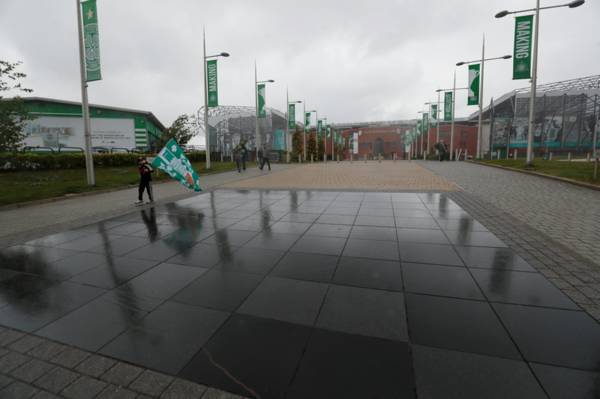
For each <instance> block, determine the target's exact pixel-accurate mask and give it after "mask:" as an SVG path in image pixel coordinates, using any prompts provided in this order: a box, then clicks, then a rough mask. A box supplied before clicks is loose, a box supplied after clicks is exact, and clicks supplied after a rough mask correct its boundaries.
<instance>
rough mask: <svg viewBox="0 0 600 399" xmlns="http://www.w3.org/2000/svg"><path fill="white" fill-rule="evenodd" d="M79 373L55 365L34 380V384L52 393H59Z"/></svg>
mask: <svg viewBox="0 0 600 399" xmlns="http://www.w3.org/2000/svg"><path fill="white" fill-rule="evenodd" d="M78 377H79V375H78V374H77V373H74V372H72V371H70V370H67V369H65V368H62V367H55V368H54V369H52V370H51V371H50V372H49V373H47V374H45V375H44V376H42V377H41V378H39V379H38V380H36V381H35V383H34V384H35V386H37V387H40V388H42V389H45V390H47V391H50V392H53V393H59V392H60V391H62V390H63V389H65V388H66V387H67V386H68V385H70V384H71V383H72V382H74V381H75V380H76V379H77V378H78Z"/></svg>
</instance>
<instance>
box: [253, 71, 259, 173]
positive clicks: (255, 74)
mask: <svg viewBox="0 0 600 399" xmlns="http://www.w3.org/2000/svg"><path fill="white" fill-rule="evenodd" d="M257 86H258V73H257V71H256V60H255V61H254V107H255V109H256V114H255V122H254V136H255V138H254V143H255V146H256V160H257V161H258V149H259V148H260V134H259V131H258V129H259V127H258V90H257V88H258V87H257Z"/></svg>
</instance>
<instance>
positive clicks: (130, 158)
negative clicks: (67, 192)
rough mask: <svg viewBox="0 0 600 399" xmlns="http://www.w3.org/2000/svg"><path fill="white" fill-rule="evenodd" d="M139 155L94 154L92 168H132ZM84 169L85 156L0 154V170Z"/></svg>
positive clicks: (79, 154)
mask: <svg viewBox="0 0 600 399" xmlns="http://www.w3.org/2000/svg"><path fill="white" fill-rule="evenodd" d="M138 156H140V154H133V153H129V154H94V155H93V158H94V166H97V167H110V166H133V165H136V163H137V158H138ZM77 168H85V155H84V154H82V153H70V154H36V153H0V170H10V171H19V170H52V169H77Z"/></svg>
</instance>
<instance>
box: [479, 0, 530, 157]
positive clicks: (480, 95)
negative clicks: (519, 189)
mask: <svg viewBox="0 0 600 399" xmlns="http://www.w3.org/2000/svg"><path fill="white" fill-rule="evenodd" d="M538 1H539V0H538ZM484 68H485V35H483V42H482V45H481V73H480V75H479V124H478V125H477V151H476V153H475V158H476V159H479V158H481V128H482V126H481V124H482V122H483V71H484Z"/></svg>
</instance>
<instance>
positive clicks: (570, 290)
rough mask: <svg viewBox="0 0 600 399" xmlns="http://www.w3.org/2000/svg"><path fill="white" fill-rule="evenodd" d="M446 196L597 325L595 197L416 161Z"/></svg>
mask: <svg viewBox="0 0 600 399" xmlns="http://www.w3.org/2000/svg"><path fill="white" fill-rule="evenodd" d="M421 165H423V166H424V167H426V168H428V169H429V170H431V171H433V172H435V173H437V174H439V175H441V176H444V177H446V178H448V179H450V180H452V181H454V182H455V183H456V184H458V185H459V186H460V187H461V188H462V189H463V190H464V191H460V192H455V193H451V194H450V196H451V198H453V199H454V200H455V201H456V202H457V203H459V204H460V205H461V206H462V207H463V208H464V209H465V210H466V211H468V212H469V213H470V214H471V215H472V216H473V217H475V218H476V219H477V220H479V221H480V222H481V223H482V224H483V225H485V227H487V228H488V229H489V230H490V231H491V232H492V233H494V234H496V235H497V236H498V237H499V238H500V239H502V240H503V241H504V242H505V243H506V244H507V245H509V247H511V248H512V249H514V250H515V251H516V252H517V253H518V254H519V255H521V256H522V257H523V258H524V259H525V260H527V261H528V262H529V263H530V264H531V265H532V266H534V267H535V268H536V269H537V270H538V271H540V272H541V273H542V274H544V275H545V276H546V277H547V278H548V279H549V280H550V281H552V282H553V283H554V284H555V285H556V286H557V287H558V288H560V289H561V290H562V291H563V292H564V293H565V294H567V295H568V296H569V297H570V298H571V299H572V300H573V301H574V302H576V303H577V304H578V305H579V306H581V307H582V308H583V309H585V310H586V311H587V312H588V313H589V314H590V315H591V316H592V317H594V318H595V319H596V320H598V321H600V193H599V192H598V191H594V190H589V189H586V188H582V187H578V186H575V185H571V184H567V183H562V182H557V181H552V180H548V179H544V178H541V177H537V176H529V175H525V174H522V173H517V172H511V171H506V170H502V169H497V168H491V167H487V166H483V165H476V164H471V163H463V162H456V163H448V162H444V163H437V162H421Z"/></svg>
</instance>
